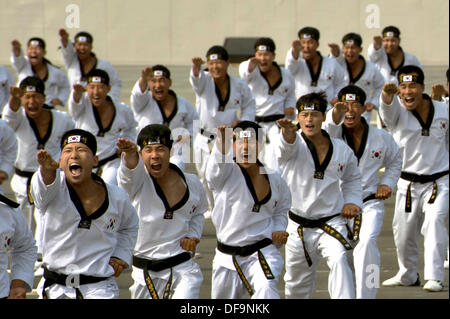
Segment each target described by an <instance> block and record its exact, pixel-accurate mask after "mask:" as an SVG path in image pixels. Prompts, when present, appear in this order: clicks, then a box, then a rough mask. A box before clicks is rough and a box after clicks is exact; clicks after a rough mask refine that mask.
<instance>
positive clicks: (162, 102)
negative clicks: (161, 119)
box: [157, 93, 175, 108]
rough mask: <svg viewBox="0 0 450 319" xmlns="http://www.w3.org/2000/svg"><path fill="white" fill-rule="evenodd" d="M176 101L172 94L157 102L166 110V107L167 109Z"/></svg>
mask: <svg viewBox="0 0 450 319" xmlns="http://www.w3.org/2000/svg"><path fill="white" fill-rule="evenodd" d="M174 99H175V97H174V96H172V94H170V93H167V95H166V96H165V97H164V98H162V99H161V100H157V101H158V102H159V104H160V105H161V106H162V107H163V108H165V107H167V106H168V105H169V104H170V103H171V102H173V101H174Z"/></svg>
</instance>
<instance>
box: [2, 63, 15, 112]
mask: <svg viewBox="0 0 450 319" xmlns="http://www.w3.org/2000/svg"><path fill="white" fill-rule="evenodd" d="M14 85H15V81H14V77H13V76H12V75H11V73H10V72H9V71H8V69H7V68H6V67H4V66H0V118H1V117H2V112H3V108H4V107H5V105H6V104H7V103H8V101H9V96H10V94H9V89H10V87H11V86H14Z"/></svg>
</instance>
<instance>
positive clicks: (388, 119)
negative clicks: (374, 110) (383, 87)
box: [378, 95, 402, 130]
mask: <svg viewBox="0 0 450 319" xmlns="http://www.w3.org/2000/svg"><path fill="white" fill-rule="evenodd" d="M401 107H402V106H401V105H400V100H399V98H398V96H397V95H394V98H393V99H392V103H391V104H390V105H388V104H385V103H384V102H383V99H382V97H381V95H380V108H379V110H378V113H379V114H380V117H381V120H382V121H383V122H384V124H386V127H387V128H388V129H389V130H391V129H393V128H395V126H397V122H398V120H399V118H400V109H401Z"/></svg>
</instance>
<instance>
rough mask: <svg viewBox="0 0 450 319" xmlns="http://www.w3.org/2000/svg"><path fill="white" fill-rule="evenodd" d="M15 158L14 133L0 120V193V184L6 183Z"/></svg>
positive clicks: (15, 141) (0, 190) (0, 188)
mask: <svg viewBox="0 0 450 319" xmlns="http://www.w3.org/2000/svg"><path fill="white" fill-rule="evenodd" d="M16 156H17V138H16V133H14V130H13V129H12V128H11V127H9V125H8V124H7V123H6V122H5V121H3V120H2V119H0V192H2V184H3V183H5V182H7V181H8V180H9V179H10V178H11V176H12V174H13V172H14V170H13V169H14V162H15V160H16ZM5 184H6V183H5ZM5 184H3V185H5Z"/></svg>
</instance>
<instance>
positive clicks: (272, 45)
mask: <svg viewBox="0 0 450 319" xmlns="http://www.w3.org/2000/svg"><path fill="white" fill-rule="evenodd" d="M260 45H264V46H266V47H267V50H268V51H270V52H273V53H275V49H276V46H275V42H274V41H273V40H272V39H271V38H259V39H258V40H256V42H255V45H254V48H255V51H257V50H258V47H259V46H260Z"/></svg>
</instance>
